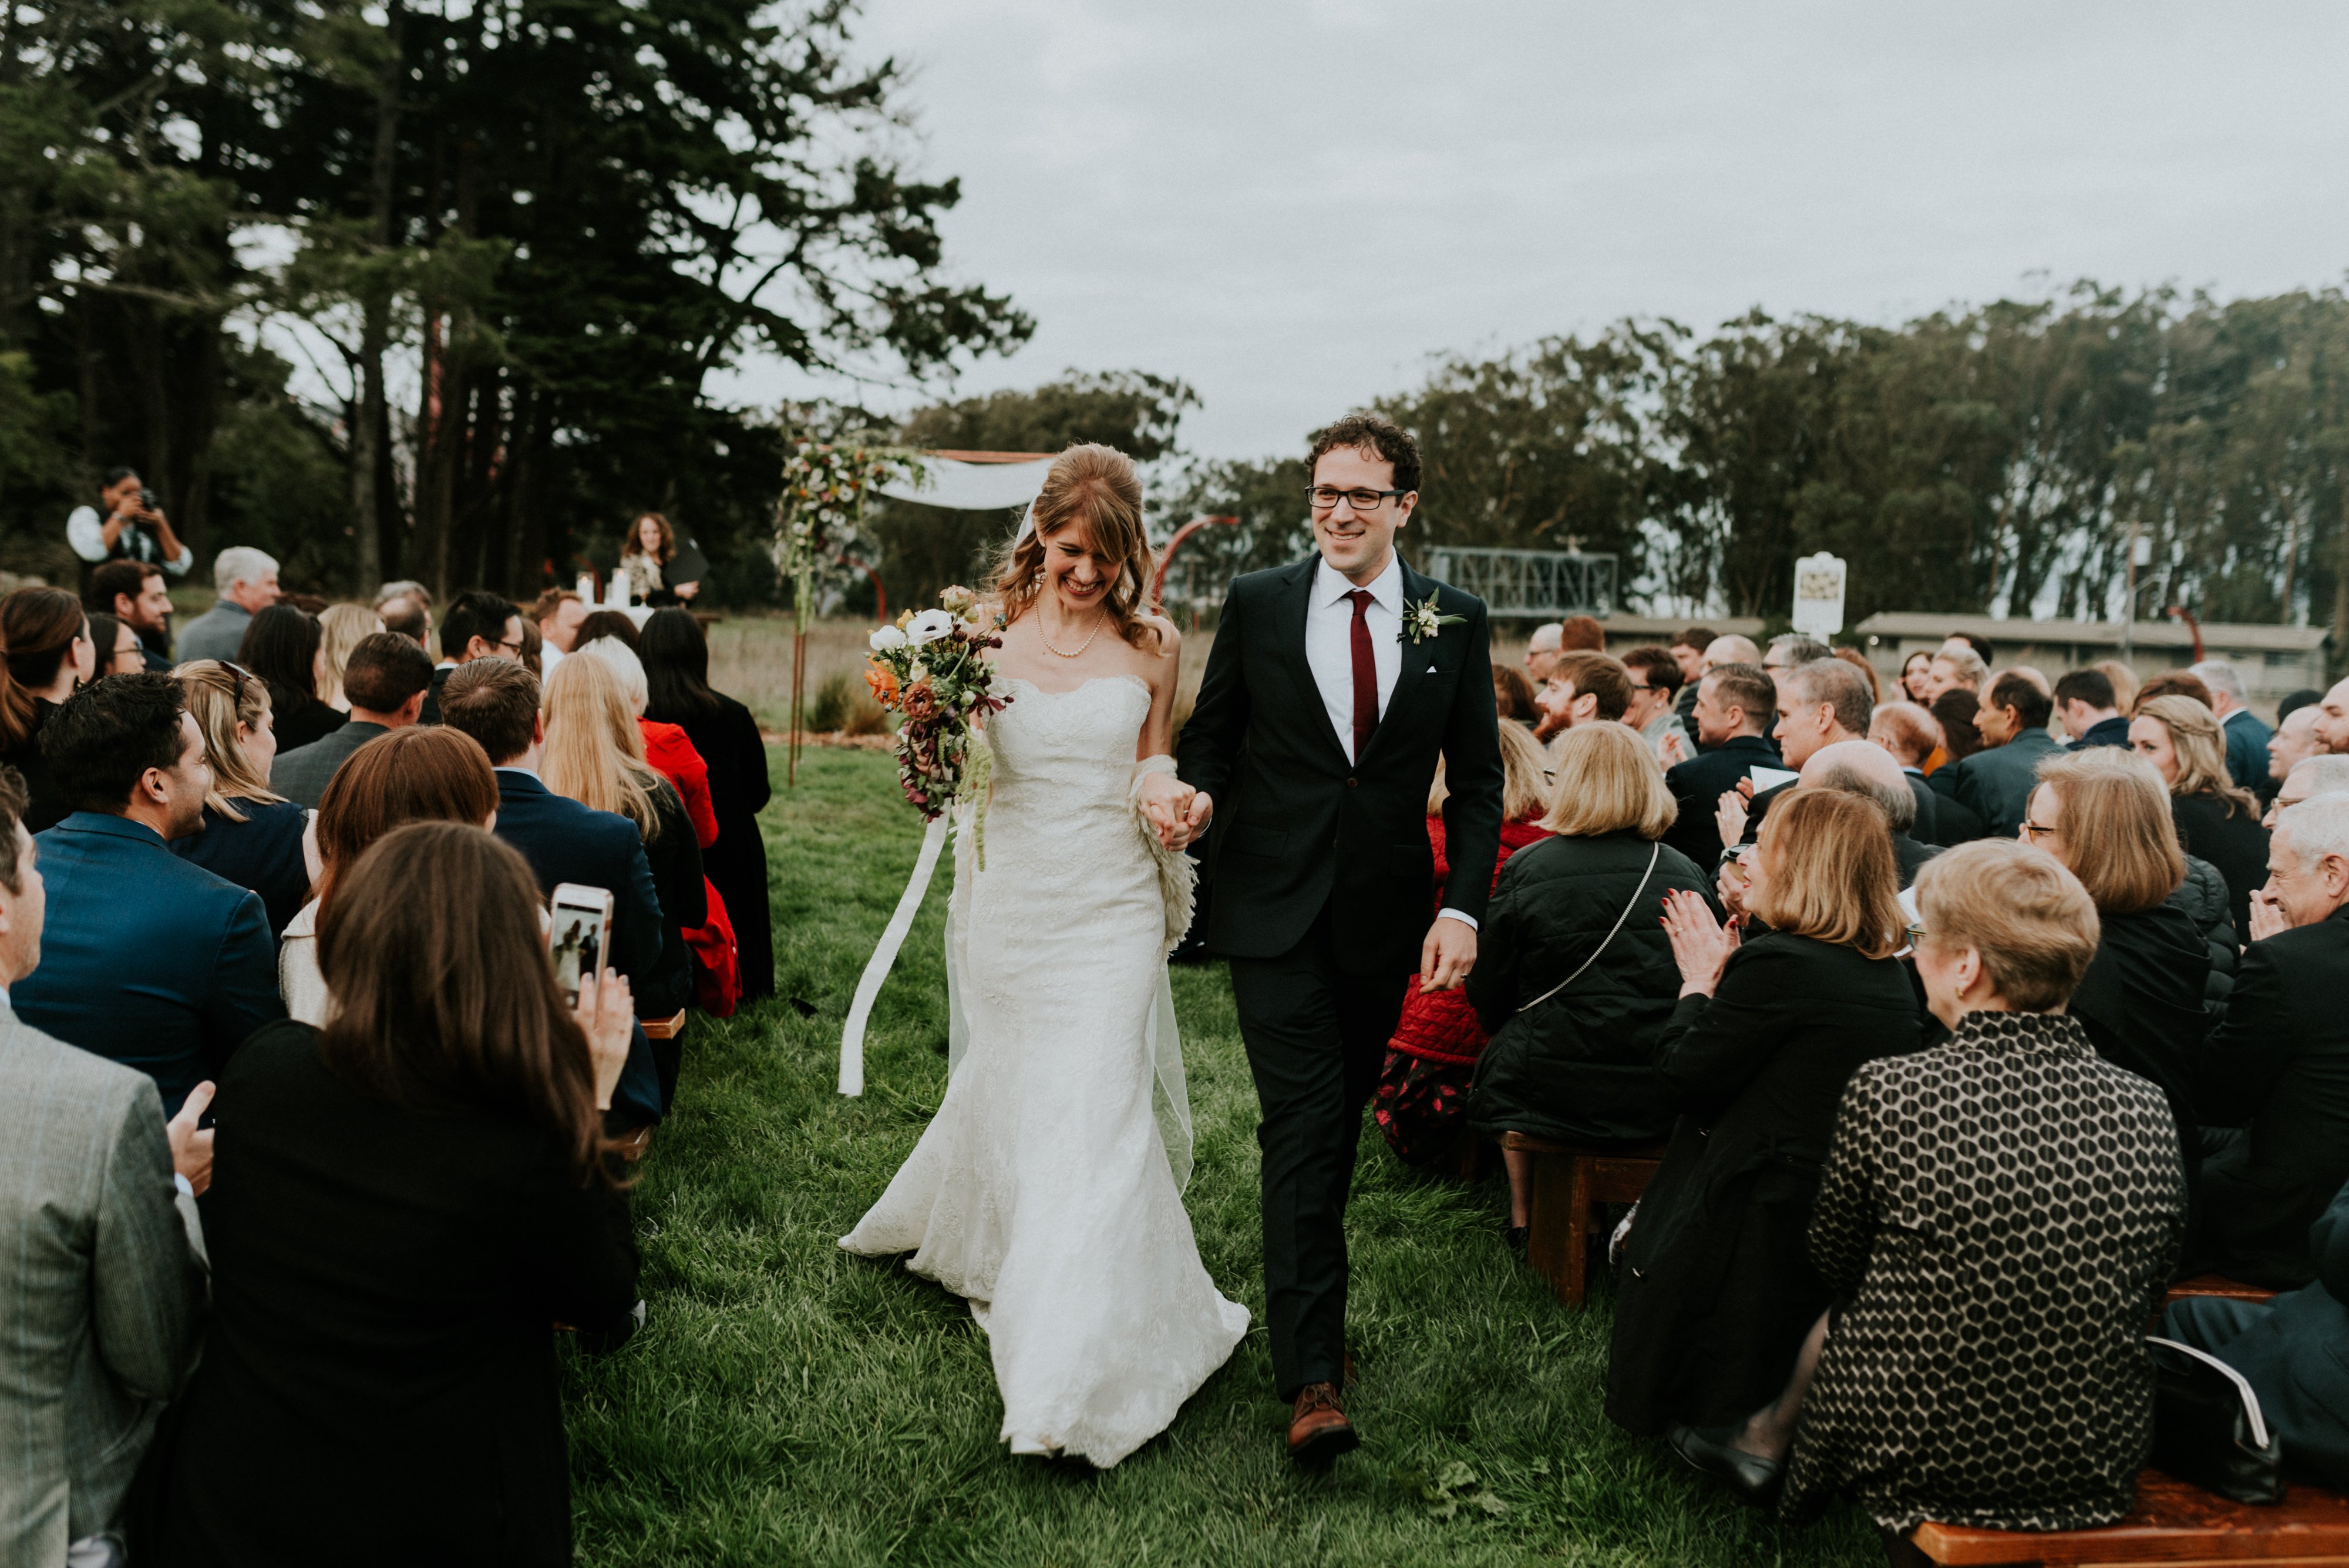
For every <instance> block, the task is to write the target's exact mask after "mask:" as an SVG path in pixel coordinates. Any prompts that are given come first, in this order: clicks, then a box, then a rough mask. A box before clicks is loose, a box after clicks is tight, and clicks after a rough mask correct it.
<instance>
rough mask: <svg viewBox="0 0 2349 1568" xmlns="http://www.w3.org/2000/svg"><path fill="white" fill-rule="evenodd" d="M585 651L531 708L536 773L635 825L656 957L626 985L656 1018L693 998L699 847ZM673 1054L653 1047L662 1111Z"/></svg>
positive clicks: (666, 1046) (596, 662)
mask: <svg viewBox="0 0 2349 1568" xmlns="http://www.w3.org/2000/svg"><path fill="white" fill-rule="evenodd" d="M587 652H588V654H589V657H586V658H582V659H564V661H563V663H562V664H561V665H560V666H558V667H557V668H556V670H555V672H554V675H553V676H552V677H550V678H549V679H548V680H547V683H546V690H545V695H544V696H543V699H542V704H541V705H542V708H543V712H544V714H545V734H546V750H545V755H544V757H543V759H542V761H541V762H540V764H539V777H540V780H541V782H543V784H545V785H546V787H547V788H549V789H551V790H553V791H554V793H555V794H559V795H565V796H568V797H569V798H571V799H572V800H575V801H577V802H578V803H579V804H580V805H585V806H587V807H589V808H591V809H593V810H595V811H599V812H611V813H614V814H616V815H620V816H625V817H626V818H627V819H628V820H629V821H630V822H631V823H633V824H635V825H636V837H637V838H638V840H639V841H640V842H641V843H642V844H643V846H644V853H645V858H646V860H647V863H648V864H649V865H650V867H652V874H653V891H654V893H655V895H656V896H657V898H658V899H659V900H660V933H661V936H660V954H659V957H658V959H657V961H655V963H654V965H653V967H652V968H651V969H650V970H649V971H647V972H645V973H643V974H642V975H641V976H640V977H636V978H634V979H633V980H632V989H633V990H634V991H635V992H636V1002H637V1005H638V1006H640V1007H641V1008H642V1009H643V1010H644V1012H645V1015H646V1016H647V1017H648V1018H665V1017H667V1016H669V1015H670V1014H672V1013H675V1012H678V1011H679V1010H681V1009H683V1008H685V1007H686V1006H688V1004H690V1003H691V1002H692V1001H693V960H692V957H691V955H690V953H689V952H688V949H687V947H686V942H685V931H686V928H688V927H690V926H699V925H701V924H703V923H704V922H705V921H707V920H708V919H709V890H708V887H707V885H706V884H705V883H704V882H703V881H702V879H701V845H700V843H699V841H698V839H697V838H696V837H695V835H694V831H693V824H692V823H691V822H690V821H689V820H688V818H687V816H686V814H685V803H684V802H683V801H681V800H679V799H678V794H677V791H676V789H675V788H674V787H673V786H672V785H671V784H669V782H668V781H667V779H665V778H663V777H661V776H660V774H657V773H655V772H654V771H653V769H652V767H651V765H650V764H649V763H647V762H646V761H645V742H644V736H643V734H642V733H641V732H639V731H638V730H637V729H636V719H635V717H634V716H633V715H632V714H631V713H630V712H629V711H628V704H627V700H626V698H624V697H622V696H621V695H620V687H619V682H618V681H617V680H614V679H613V677H612V670H611V667H610V666H609V665H607V664H605V662H604V660H603V659H599V658H595V657H593V655H594V653H595V644H593V643H590V644H588V645H587ZM681 1050H682V1047H681V1046H680V1045H679V1044H678V1042H677V1041H676V1040H674V1039H671V1040H664V1041H659V1042H657V1043H656V1044H654V1046H653V1062H654V1064H655V1065H656V1066H657V1067H658V1068H659V1070H660V1075H661V1105H662V1106H663V1108H664V1109H666V1108H667V1106H668V1104H669V1102H670V1100H671V1099H673V1098H674V1097H675V1095H676V1091H677V1068H678V1053H679V1052H680V1051H681Z"/></svg>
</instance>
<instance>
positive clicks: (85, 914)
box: [12, 672, 285, 1116]
mask: <svg viewBox="0 0 2349 1568" xmlns="http://www.w3.org/2000/svg"><path fill="white" fill-rule="evenodd" d="M42 748H43V750H44V751H45V752H46V753H47V756H48V759H49V762H50V763H51V765H52V766H54V767H55V768H56V769H57V782H58V783H59V784H61V785H63V786H64V788H65V792H66V798H67V800H68V801H70V802H71V803H72V805H73V807H74V812H73V815H70V816H68V817H67V818H66V819H65V820H64V821H63V822H61V823H59V824H57V826H55V827H52V828H50V829H49V830H48V831H47V833H44V834H42V835H40V836H39V838H40V853H41V874H42V877H44V878H45V880H46V881H47V890H48V920H47V929H46V934H45V935H44V937H43V939H42V943H41V967H40V968H39V969H37V970H36V971H33V972H32V973H31V974H29V975H27V976H26V977H25V979H24V980H23V981H20V982H19V983H18V984H17V985H16V987H15V988H14V991H13V993H12V999H13V1001H14V1003H15V1006H16V1014H17V1016H18V1017H20V1018H22V1019H24V1020H25V1022H26V1023H30V1024H31V1025H33V1027H34V1028H36V1029H40V1030H44V1031H46V1032H47V1033H51V1034H54V1035H56V1036H57V1038H58V1039H60V1040H63V1041H65V1042H66V1043H67V1044H71V1045H78V1046H80V1047H81V1048H82V1049H83V1050H85V1051H89V1052H93V1053H95V1054H98V1055H100V1056H104V1057H107V1058H108V1059H109V1060H111V1061H116V1062H119V1063H121V1064H123V1065H125V1066H128V1067H136V1068H138V1069H139V1070H140V1072H143V1073H145V1074H147V1075H149V1076H150V1077H151V1078H153V1079H154V1080H155V1085H156V1087H157V1088H159V1089H160V1090H161V1091H162V1093H163V1109H164V1112H165V1113H166V1114H167V1115H171V1116H176V1115H178V1114H179V1110H180V1105H181V1101H183V1100H185V1099H186V1098H187V1097H188V1095H189V1092H190V1091H191V1090H192V1089H194V1088H195V1086H196V1085H198V1084H199V1083H201V1082H202V1081H203V1080H205V1079H207V1078H212V1079H217V1078H218V1077H219V1076H220V1072H221V1068H222V1066H223V1065H225V1064H226V1063H227V1062H228V1059H229V1056H230V1054H231V1053H233V1052H234V1051H235V1050H236V1048H237V1047H238V1046H239V1045H242V1044H244V1042H245V1040H246V1039H247V1038H249V1037H250V1036H251V1035H252V1033H253V1032H254V1030H256V1029H258V1028H260V1027H261V1026H262V1025H263V1024H264V1023H269V1022H271V1021H272V1020H274V1019H279V1018H283V1017H285V1004H284V1003H283V1002H279V1001H278V999H277V964H276V953H275V950H274V948H273V946H272V944H271V942H270V931H269V923H268V919H267V917H266V916H265V915H264V913H263V912H262V903H261V898H260V895H258V894H256V893H252V892H248V891H247V890H246V889H244V888H240V887H238V886H237V885H236V884H234V883H233V882H229V881H225V880H223V879H222V878H221V877H215V876H213V875H212V873H211V872H209V871H207V870H205V869H204V868H203V867H201V866H197V865H194V864H192V863H191V862H189V861H185V860H182V859H181V858H180V857H178V856H176V855H173V854H172V853H171V849H170V847H169V846H170V845H171V841H172V840H174V839H179V838H184V837H186V836H188V835H190V834H191V833H200V832H202V830H203V821H204V800H205V797H206V796H207V795H209V794H211V793H212V769H211V767H210V766H209V765H208V764H207V763H205V761H204V736H203V732H202V730H200V729H199V728H197V725H196V721H195V720H194V718H192V717H191V715H190V714H189V712H188V711H187V707H186V703H185V701H184V699H183V697H182V694H181V687H180V683H179V682H178V681H176V680H172V679H171V677H170V676H168V675H149V674H146V673H144V672H141V673H140V674H137V675H113V676H109V677H108V678H107V679H106V680H101V681H98V683H97V684H95V685H93V686H91V687H90V688H89V689H88V691H81V692H78V693H77V694H76V695H75V696H74V698H73V700H72V701H68V702H67V703H66V704H65V705H64V706H62V707H60V708H59V709H58V710H57V713H56V715H55V716H54V717H53V718H51V719H50V721H49V723H48V726H47V730H46V731H45V732H44V734H43V738H42Z"/></svg>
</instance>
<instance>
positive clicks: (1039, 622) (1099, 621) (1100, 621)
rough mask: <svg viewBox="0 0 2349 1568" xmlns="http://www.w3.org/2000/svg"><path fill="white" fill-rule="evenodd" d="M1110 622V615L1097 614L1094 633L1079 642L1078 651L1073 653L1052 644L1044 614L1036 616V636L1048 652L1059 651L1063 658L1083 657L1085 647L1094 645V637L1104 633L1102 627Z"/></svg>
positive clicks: (1094, 619) (1094, 621)
mask: <svg viewBox="0 0 2349 1568" xmlns="http://www.w3.org/2000/svg"><path fill="white" fill-rule="evenodd" d="M1108 624H1109V617H1107V616H1105V615H1102V616H1095V617H1094V618H1093V629H1092V633H1091V634H1090V635H1088V636H1087V637H1086V639H1084V641H1082V642H1081V643H1079V644H1077V651H1076V652H1074V653H1071V652H1070V651H1069V650H1068V649H1065V648H1055V647H1053V646H1052V639H1051V636H1050V633H1048V632H1046V631H1045V629H1044V618H1043V617H1042V616H1038V617H1037V618H1036V636H1037V639H1039V640H1040V641H1041V642H1042V643H1043V645H1044V650H1045V651H1046V652H1047V653H1057V654H1059V655H1060V656H1061V658H1062V659H1081V658H1082V657H1084V651H1085V649H1088V648H1091V647H1092V645H1093V639H1094V638H1096V637H1099V636H1100V635H1101V634H1102V627H1104V626H1106V625H1108Z"/></svg>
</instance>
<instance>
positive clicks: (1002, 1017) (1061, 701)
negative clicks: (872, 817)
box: [841, 676, 1248, 1466]
mask: <svg viewBox="0 0 2349 1568" xmlns="http://www.w3.org/2000/svg"><path fill="white" fill-rule="evenodd" d="M1011 683H1012V684H1016V685H1019V686H1020V687H1021V688H1023V690H1022V691H1020V692H1019V695H1018V697H1017V698H1016V700H1015V701H1013V702H1012V704H1011V706H1010V707H1009V708H1007V709H1005V710H1004V711H1002V712H1000V713H998V714H996V715H995V717H994V718H993V720H992V721H990V722H989V724H988V740H989V743H990V744H991V745H992V746H993V748H994V750H995V753H996V754H995V770H996V771H995V782H994V794H993V798H992V800H991V801H990V803H989V805H988V817H987V869H986V870H985V871H984V872H979V871H977V870H976V868H975V867H973V866H972V864H971V857H970V855H969V852H968V846H966V845H965V844H964V843H963V842H962V837H963V836H961V835H957V847H956V856H955V887H954V891H953V894H952V896H951V898H950V900H949V904H948V919H947V966H948V969H949V971H950V972H952V973H953V974H954V975H955V976H956V977H957V980H956V990H957V1002H958V1003H960V1004H961V1005H960V1006H959V1007H958V1009H957V1012H958V1013H959V1014H960V1015H959V1016H957V1019H956V1023H955V1030H954V1033H955V1036H956V1037H955V1039H954V1040H953V1041H952V1043H951V1045H952V1050H951V1061H952V1066H951V1070H950V1074H949V1076H948V1079H947V1093H946V1098H945V1100H944V1101H943V1102H942V1103H941V1104H940V1106H939V1107H938V1113H937V1115H936V1116H935V1117H933V1118H932V1119H931V1122H930V1125H929V1127H927V1128H926V1129H925V1130H924V1132H923V1134H922V1137H921V1141H920V1142H919V1144H918V1145H916V1147H915V1150H914V1153H913V1155H912V1156H911V1157H910V1158H908V1159H907V1160H906V1161H905V1165H904V1167H903V1168H900V1169H899V1170H898V1172H897V1175H896V1177H895V1179H893V1180H892V1181H891V1182H890V1184H889V1188H888V1190H887V1191H886V1192H885V1193H884V1194H883V1195H882V1197H881V1200H880V1201H879V1202H878V1203H876V1204H874V1206H873V1209H872V1210H871V1211H870V1212H868V1213H867V1214H866V1215H865V1216H864V1219H863V1220H861V1221H860V1222H859V1223H858V1225H857V1227H856V1229H855V1230H854V1231H853V1232H851V1233H850V1234H849V1235H848V1236H846V1237H844V1238H843V1240H842V1241H841V1245H842V1246H843V1247H844V1248H846V1249H848V1250H849V1251H855V1252H862V1253H865V1254H868V1255H874V1256H880V1255H885V1254H889V1253H894V1252H903V1251H912V1252H913V1254H914V1255H913V1257H912V1258H911V1259H909V1260H908V1262H907V1267H909V1268H911V1269H912V1270H914V1271H915V1272H917V1273H921V1274H924V1275H926V1276H928V1277H929V1278H932V1279H935V1280H936V1281H937V1282H939V1283H941V1284H943V1285H944V1286H946V1287H947V1289H948V1290H951V1291H953V1292H955V1293H957V1294H959V1295H962V1296H965V1297H967V1298H968V1299H969V1300H970V1303H971V1310H972V1314H973V1316H974V1317H976V1318H977V1319H978V1322H979V1324H980V1325H981V1326H982V1327H983V1328H985V1329H986V1330H987V1333H988V1347H989V1351H990V1354H991V1355H992V1357H993V1360H994V1364H995V1376H996V1383H997V1386H998V1387H999V1389H1000V1390H1001V1392H1002V1395H1003V1407H1004V1413H1003V1428H1002V1437H1003V1438H1004V1440H1005V1441H1006V1442H1008V1443H1009V1444H1010V1445H1011V1448H1012V1449H1013V1451H1014V1452H1020V1453H1029V1452H1067V1453H1071V1454H1081V1455H1082V1456H1083V1457H1085V1458H1086V1459H1090V1460H1092V1462H1093V1463H1094V1464H1096V1465H1101V1466H1109V1465H1113V1464H1115V1463H1117V1461H1118V1460H1120V1459H1123V1458H1124V1457H1125V1456H1126V1455H1127V1454H1129V1453H1132V1452H1133V1450H1134V1449H1136V1448H1139V1447H1140V1446H1141V1445H1142V1444H1143V1443H1144V1442H1147V1441H1148V1440H1149V1439H1150V1438H1152V1437H1153V1436H1154V1435H1155V1434H1156V1433H1158V1432H1159V1431H1161V1430H1163V1429H1164V1428H1165V1427H1166V1426H1167V1424H1168V1423H1169V1422H1171V1421H1172V1420H1173V1419H1174V1415H1175V1412H1176V1411H1177V1410H1178V1409H1179V1408H1180V1407H1181V1406H1182V1403H1183V1401H1184V1400H1185V1399H1186V1398H1188V1397H1190V1396H1191V1394H1192V1393H1193V1392H1194V1391H1195V1390H1196V1389H1197V1388H1198V1386H1200V1385H1201V1384H1202V1383H1204V1382H1205V1381H1206V1379H1207V1377H1208V1376H1209V1375H1211V1374H1212V1373H1213V1372H1214V1371H1215V1370H1216V1367H1218V1366H1222V1365H1223V1364H1224V1362H1225V1361H1226V1359H1228V1358H1229V1356H1230V1355H1231V1353H1232V1349H1233V1347H1234V1346H1235V1345H1237V1344H1238V1343H1239V1339H1240V1336H1241V1335H1242V1334H1244V1333H1245V1332H1246V1331H1247V1315H1248V1314H1247V1309H1246V1308H1245V1307H1242V1306H1239V1305H1237V1303H1232V1302H1229V1301H1226V1300H1225V1299H1224V1297H1223V1296H1222V1295H1221V1294H1220V1293H1217V1291H1216V1287H1215V1283H1214V1282H1213V1281H1212V1280H1210V1279H1209V1278H1208V1277H1207V1272H1206V1269H1205V1268H1204V1267H1203V1266H1202V1265H1201V1263H1200V1262H1199V1253H1198V1246H1197V1243H1196V1241H1195V1238H1194V1237H1193V1234H1192V1231H1191V1220H1190V1216H1189V1215H1188V1214H1187V1213H1185V1210H1184V1208H1183V1200H1182V1196H1181V1192H1180V1183H1179V1179H1178V1177H1177V1173H1176V1171H1175V1170H1174V1168H1173V1167H1172V1165H1171V1164H1170V1158H1171V1155H1172V1151H1171V1150H1170V1148H1169V1147H1168V1145H1169V1143H1170V1142H1171V1141H1173V1139H1172V1138H1171V1137H1162V1134H1161V1131H1160V1127H1161V1119H1160V1117H1158V1116H1154V1100H1155V1101H1158V1102H1160V1103H1161V1105H1162V1106H1163V1103H1164V1097H1165V1094H1166V1091H1165V1089H1164V1085H1162V1083H1161V1081H1160V1075H1159V1074H1157V1073H1155V1072H1154V1070H1153V1048H1152V1047H1153V1037H1154V1033H1159V1032H1164V1033H1169V1034H1171V1030H1172V1022H1173V1021H1172V1017H1171V1005H1170V1006H1169V1009H1168V1012H1167V1013H1165V1014H1164V1015H1162V1013H1161V1011H1160V1009H1161V1004H1162V999H1164V997H1165V994H1166V969H1165V952H1166V947H1165V939H1166V927H1167V924H1168V919H1169V916H1168V908H1167V893H1166V890H1165V887H1164V883H1163V881H1162V877H1163V875H1164V873H1163V872H1162V869H1161V866H1160V862H1159V858H1158V857H1157V856H1155V855H1154V854H1153V852H1152V846H1153V844H1154V840H1153V839H1151V838H1150V837H1148V836H1145V835H1144V834H1143V832H1142V831H1141V829H1140V828H1139V827H1138V826H1137V824H1136V820H1135V816H1134V814H1133V808H1132V805H1131V802H1130V791H1131V787H1132V784H1133V774H1134V762H1133V751H1134V741H1135V738H1136V737H1137V736H1138V735H1139V734H1140V732H1141V729H1142V724H1143V721H1144V720H1145V719H1146V718H1147V717H1148V715H1149V711H1150V692H1149V689H1148V687H1147V686H1146V685H1144V684H1143V682H1142V681H1140V680H1135V679H1133V678H1132V677H1123V676H1121V677H1112V678H1110V679H1107V680H1091V681H1087V682H1086V683H1085V684H1083V685H1081V686H1079V687H1076V688H1074V689H1073V690H1071V691H1058V692H1055V691H1043V690H1042V689H1040V688H1038V687H1036V686H1033V685H1031V684H1030V683H1029V682H1027V681H1024V680H1015V681H1013V682H1011ZM1178 858H1180V857H1178ZM1187 864H1188V863H1187V861H1185V867H1187ZM1169 1044H1171V1040H1170V1041H1169ZM1179 1083H1180V1079H1179V1077H1178V1078H1177V1079H1176V1084H1177V1086H1178V1093H1179ZM1183 1163H1184V1165H1185V1167H1186V1168H1187V1165H1188V1151H1187V1148H1185V1150H1184V1151H1183ZM1185 1173H1186V1174H1187V1171H1186V1172H1185Z"/></svg>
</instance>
